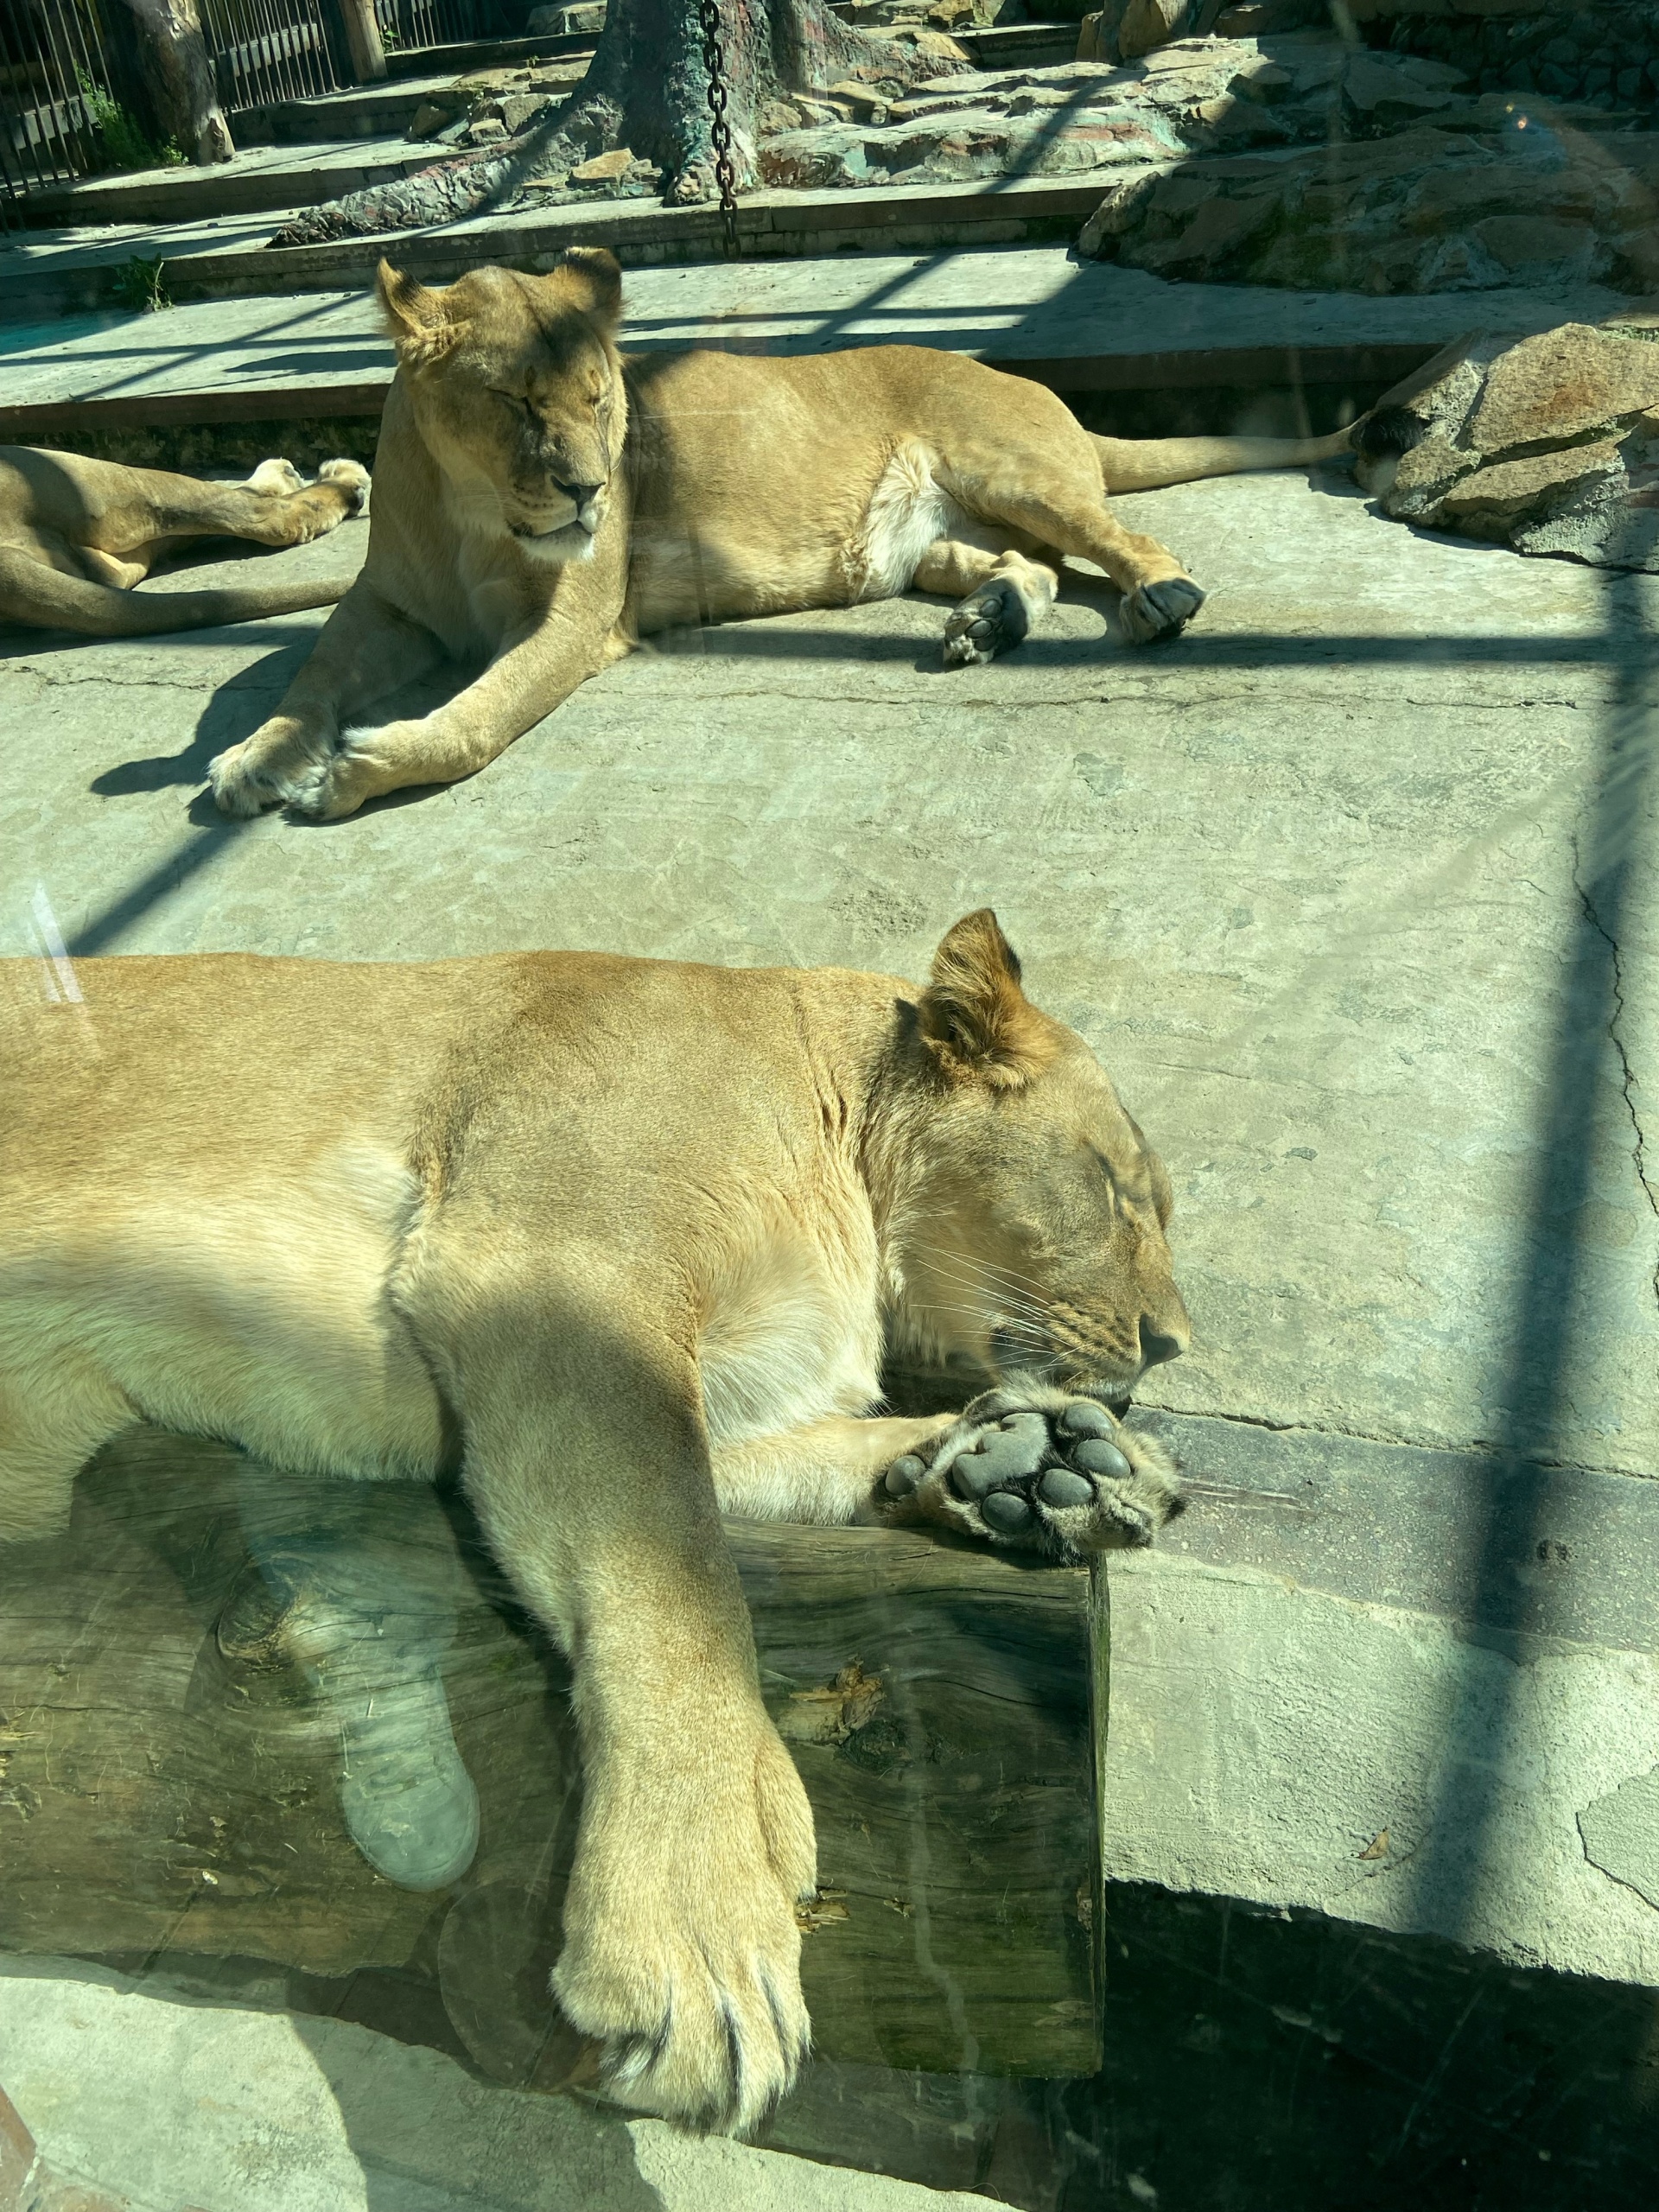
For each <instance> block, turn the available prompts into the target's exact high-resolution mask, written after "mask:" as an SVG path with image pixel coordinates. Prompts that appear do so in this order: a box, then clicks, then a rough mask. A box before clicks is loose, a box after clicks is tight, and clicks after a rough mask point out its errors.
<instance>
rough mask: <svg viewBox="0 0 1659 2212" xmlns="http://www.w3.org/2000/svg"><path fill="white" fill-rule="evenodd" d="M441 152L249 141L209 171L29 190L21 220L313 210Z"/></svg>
mask: <svg viewBox="0 0 1659 2212" xmlns="http://www.w3.org/2000/svg"><path fill="white" fill-rule="evenodd" d="M438 150H440V149H435V148H434V147H432V146H430V145H425V144H420V143H415V142H412V141H410V139H407V138H404V137H386V138H358V139H351V140H348V141H347V142H346V143H345V144H343V145H333V146H302V147H297V148H296V147H292V146H285V145H284V146H254V147H251V148H249V149H247V150H246V151H245V152H242V153H238V155H237V156H236V157H235V159H234V160H233V161H230V162H224V163H222V164H220V165H219V166H217V167H215V168H207V169H198V168H170V169H143V170H140V171H139V172H138V173H137V175H127V176H113V177H111V176H95V177H83V178H81V179H79V181H76V182H75V183H73V184H64V185H55V186H54V187H53V188H52V189H51V190H50V191H48V192H36V193H31V194H29V197H28V199H27V200H24V201H23V202H22V218H23V220H24V222H25V223H26V224H28V225H29V226H30V227H32V228H35V229H41V228H44V227H48V226H59V225H77V226H78V225H83V224H95V223H119V224H155V225H156V226H170V225H172V224H175V223H188V222H198V221H200V220H202V219H205V218H208V217H212V216H214V215H250V214H261V213H277V212H282V211H286V210H288V209H289V208H298V207H316V206H318V205H319V204H320V203H321V201H323V200H338V199H339V198H340V196H341V195H342V194H345V193H347V192H360V191H361V190H362V189H363V188H365V186H367V185H371V184H385V183H387V182H388V181H390V180H391V179H392V178H394V177H400V176H410V175H413V174H414V172H415V171H416V169H423V168H427V167H428V166H429V164H430V162H432V160H433V158H434V156H435V153H436V152H437V151H438Z"/></svg>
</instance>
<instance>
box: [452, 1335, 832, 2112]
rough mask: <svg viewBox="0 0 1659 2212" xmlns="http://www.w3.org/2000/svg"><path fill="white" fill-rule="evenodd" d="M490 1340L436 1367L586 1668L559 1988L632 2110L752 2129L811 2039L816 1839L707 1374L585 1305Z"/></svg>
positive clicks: (613, 2090)
mask: <svg viewBox="0 0 1659 2212" xmlns="http://www.w3.org/2000/svg"><path fill="white" fill-rule="evenodd" d="M480 1337H481V1339H482V1340H481V1341H480V1344H479V1345H478V1347H477V1351H476V1353H475V1354H474V1352H472V1351H466V1352H463V1353H462V1354H461V1356H460V1357H458V1358H456V1357H448V1358H447V1359H446V1360H445V1361H444V1364H445V1365H447V1366H448V1368H449V1369H450V1370H451V1384H452V1388H453V1389H454V1395H455V1398H456V1401H457V1402H458V1403H459V1404H460V1406H461V1409H462V1419H463V1422H464V1425H465V1427H466V1431H467V1450H466V1461H465V1468H466V1473H465V1479H466V1482H467V1490H468V1492H469V1495H470V1496H471V1497H473V1499H474V1502H475V1503H476V1505H477V1508H478V1510H479V1514H480V1519H481V1520H482V1522H483V1524H484V1527H485V1529H486V1533H487V1534H488V1536H489V1538H490V1541H491V1543H492V1546H493V1548H494V1550H495V1552H496V1554H497V1556H498V1557H499V1560H500V1561H501V1563H502V1565H503V1567H505V1569H506V1571H507V1573H509V1574H510V1575H511V1576H512V1580H513V1581H514V1582H515V1584H516V1585H517V1586H518V1590H519V1592H520V1593H521V1594H522V1596H523V1597H524V1599H526V1601H527V1602H528V1603H529V1604H530V1605H531V1607H532V1608H533V1609H534V1610H535V1611H536V1612H537V1614H538V1615H539V1616H540V1618H541V1619H542V1620H543V1623H544V1624H546V1625H547V1627H548V1628H549V1629H550V1630H551V1631H552V1633H553V1634H554V1635H555V1636H556V1637H557V1638H558V1640H559V1641H560V1642H561V1643H563V1645H564V1647H565V1648H566V1649H567V1650H568V1651H569V1654H570V1656H571V1660H572V1662H573V1667H574V1671H575V1713H576V1719H577V1723H578V1726H579V1730H580V1733H581V1739H582V1758H583V1794H582V1821H581V1827H580V1831H579V1834H578V1839H577V1847H576V1857H575V1866H574V1870H573V1872H572V1875H571V1878H570V1883H569V1890H568V1891H567V1896H566V1903H565V1909H564V1947H563V1951H562V1953H561V1955H560V1957H559V1961H558V1964H557V1967H556V1969H555V1972H554V1976H553V1986H554V1992H555V1994H556V1996H557V1998H558V1999H559V2002H560V2004H561V2005H562V2007H563V2011H564V2013H565V2015H566V2017H567V2018H568V2019H569V2021H570V2022H571V2024H573V2025H574V2026H575V2028H576V2029H578V2030H579V2031H581V2032H582V2033H583V2034H585V2035H588V2036H591V2037H595V2038H596V2039H598V2040H599V2042H600V2043H601V2044H602V2047H603V2054H604V2078H605V2082H606V2086H607V2093H608V2094H610V2095H612V2096H613V2097H614V2098H615V2099H616V2100H617V2101H619V2102H620V2103H623V2104H626V2105H629V2106H632V2107H635V2108H637V2109H639V2110H642V2111H646V2112H653V2113H660V2114H663V2115H664V2116H665V2117H667V2118H670V2119H674V2120H681V2121H683V2122H685V2123H687V2124H689V2125H692V2126H703V2127H729V2128H735V2129H738V2130H740V2131H741V2130H745V2129H747V2128H749V2127H752V2126H753V2125H754V2124H755V2123H756V2122H757V2121H758V2120H760V2119H761V2118H762V2117H763V2116H764V2115H765V2113H766V2112H767V2110H768V2109H769V2108H770V2107H771V2106H772V2104H774V2103H775V2102H776V2101H777V2100H778V2098H779V2097H780V2096H781V2095H782V2094H784V2093H785V2091H786V2090H787V2089H788V2088H789V2087H790V2085H791V2082H793V2080H794V2078H795V2075H796V2073H797V2071H798V2068H799V2066H800V2064H801V2062H802V2060H803V2058H804V2056H805V2053H806V2050H807V2046H808V2042H809V2037H810V2030H809V2023H808V2019H807V2015H806V2010H805V2005H804V1999H803V1998H802V1994H801V1986H800V1932H799V1929H798V1926H797V1923H796V1918H795V1910H796V1906H797V1904H798V1902H799V1901H801V1900H803V1899H804V1898H807V1897H810V1896H811V1895H812V1893H813V1890H814V1885H815V1881H816V1847H815V1841H814V1834H813V1824H812V1815H811V1810H810V1807H809V1805H808V1803H807V1800H806V1794H805V1791H804V1789H803V1788H802V1786H801V1783H800V1778H799V1777H798V1775H797V1773H796V1771H795V1768H794V1765H793V1764H792V1762H791V1759H790V1757H789V1754H788V1753H787V1751H785V1748H784V1745H783V1743H782V1741H781V1739H780V1738H779V1735H778V1733H777V1732H776V1730H775V1729H774V1727H773V1726H772V1722H771V1720H770V1719H769V1718H768V1717H767V1714H766V1709H765V1707H764V1706H763V1705H762V1703H761V1700H760V1682H759V1677H758V1672H757V1668H756V1662H755V1656H754V1647H753V1637H752V1634H751V1631H750V1627H749V1620H748V1613H747V1607H746V1605H745V1603H744V1599H743V1594H742V1591H741V1586H740V1585H739V1582H738V1579H737V1573H736V1570H735V1568H734V1566H733V1563H732V1560H731V1558H730V1555H729V1554H728V1551H727V1548H726V1544H725V1539H724V1536H723V1535H722V1532H721V1527H720V1522H719V1518H718V1514H717V1511H716V1508H715V1492H714V1485H713V1482H712V1480H711V1478H710V1471H709V1455H708V1452H707V1448H706V1446H705V1444H704V1442H703V1440H702V1426H701V1418H700V1414H699V1413H698V1410H697V1401H696V1377H695V1373H694V1370H692V1367H691V1364H690V1359H689V1358H683V1359H682V1358H680V1357H678V1356H677V1354H676V1353H674V1352H673V1351H672V1350H671V1348H669V1347H667V1346H664V1347H663V1348H662V1350H661V1352H660V1356H659V1355H658V1351H657V1350H656V1349H655V1348H652V1347H650V1346H647V1347H646V1349H645V1351H644V1352H643V1353H634V1354H631V1353H630V1351H629V1350H628V1348H627V1347H626V1346H625V1345H624V1344H621V1343H620V1342H617V1341H613V1338H612V1332H610V1331H608V1330H607V1329H606V1328H605V1327H603V1326H601V1325H595V1326H594V1328H593V1329H591V1330H584V1328H583V1327H582V1324H581V1323H580V1321H573V1320H572V1319H571V1318H570V1316H569V1314H561V1315H560V1316H558V1317H557V1319H556V1321H553V1322H550V1324H549V1325H545V1326H543V1325H539V1324H538V1320H537V1317H536V1316H535V1315H529V1316H526V1315H524V1314H521V1313H515V1314H512V1315H511V1316H505V1315H498V1316H496V1317H495V1319H494V1320H493V1324H492V1325H491V1326H490V1328H489V1329H488V1332H487V1337H486V1338H485V1337H484V1336H483V1332H480ZM584 1339H585V1341H584Z"/></svg>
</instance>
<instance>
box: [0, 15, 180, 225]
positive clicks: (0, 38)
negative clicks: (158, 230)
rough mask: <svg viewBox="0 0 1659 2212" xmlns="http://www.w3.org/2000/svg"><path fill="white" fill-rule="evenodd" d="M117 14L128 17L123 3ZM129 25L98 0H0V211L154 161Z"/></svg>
mask: <svg viewBox="0 0 1659 2212" xmlns="http://www.w3.org/2000/svg"><path fill="white" fill-rule="evenodd" d="M114 14H115V16H126V17H127V24H130V22H131V18H130V16H128V14H127V10H125V9H124V8H123V7H121V6H120V5H119V0H116V4H115V8H114ZM126 28H127V25H124V24H123V23H121V22H116V21H114V20H112V19H111V17H109V16H106V15H105V9H104V7H103V6H102V5H100V0H0V207H3V205H4V204H5V203H7V202H10V200H16V199H17V198H18V197H19V196H21V194H23V193H25V192H29V191H32V190H34V189H35V188H37V187H39V186H41V185H46V184H56V183H61V182H64V181H67V179H69V178H71V177H77V176H86V175H88V174H89V173H90V172H91V171H92V170H95V169H100V168H117V167H130V168H137V167H139V166H141V165H142V164H143V161H144V159H145V158H146V156H149V158H151V159H153V158H155V156H154V149H153V146H152V144H151V142H150V137H149V132H148V130H147V129H146V126H147V124H148V123H149V100H148V97H147V95H146V94H145V92H144V90H143V81H142V78H141V76H140V73H139V69H138V61H137V41H136V39H135V38H134V37H132V36H130V35H127V36H124V35H123V33H124V30H125V29H126Z"/></svg>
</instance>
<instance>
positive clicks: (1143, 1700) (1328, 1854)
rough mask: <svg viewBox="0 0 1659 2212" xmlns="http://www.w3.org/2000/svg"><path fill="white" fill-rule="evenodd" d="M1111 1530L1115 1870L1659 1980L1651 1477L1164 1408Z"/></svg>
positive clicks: (1567, 1965) (1107, 1823) (1533, 1960)
mask: <svg viewBox="0 0 1659 2212" xmlns="http://www.w3.org/2000/svg"><path fill="white" fill-rule="evenodd" d="M1159 1425H1160V1427H1161V1428H1162V1429H1163V1431H1164V1433H1166V1435H1167V1436H1168V1437H1169V1439H1170V1440H1171V1441H1172V1442H1173V1444H1174V1445H1175V1447H1176V1449H1177V1450H1178V1451H1179V1452H1180V1454H1181V1457H1182V1459H1183V1461H1184V1463H1185V1466H1186V1468H1187V1470H1188V1472H1189V1474H1190V1475H1191V1476H1192V1478H1193V1480H1194V1499H1193V1505H1192V1510H1190V1511H1189V1513H1188V1514H1187V1516H1186V1517H1185V1519H1184V1520H1183V1521H1181V1522H1179V1523H1178V1524H1176V1527H1175V1529H1174V1530H1173V1536H1174V1541H1173V1543H1170V1544H1168V1545H1166V1548H1164V1549H1163V1550H1162V1551H1160V1552H1156V1553H1154V1554H1145V1555H1135V1556H1125V1557H1123V1558H1121V1559H1117V1560H1113V1561H1112V1563H1111V1565H1110V1567H1109V1571H1108V1573H1107V1574H1106V1575H1105V1576H1104V1577H1103V1578H1102V1586H1103V1589H1104V1590H1106V1591H1108V1592H1109V1612H1110V1638H1111V1693H1110V1724H1109V1729H1108V1732H1107V1739H1106V1751H1105V1760H1104V1772H1103V1801H1104V1807H1105V1812H1104V1839H1103V1840H1104V1853H1105V1873H1106V1878H1107V1880H1108V1881H1109V1882H1111V1881H1116V1880H1128V1881H1135V1882H1152V1883H1156V1884H1158V1885H1161V1886H1162V1887H1164V1888H1166V1889H1169V1890H1173V1891H1203V1892H1205V1893H1207V1894H1209V1895H1212V1896H1217V1897H1237V1898H1246V1899H1250V1900H1253V1901H1254V1902H1255V1903H1258V1904H1268V1905H1280V1906H1304V1907H1313V1908H1316V1909H1317V1910H1320V1911H1322V1912H1324V1913H1326V1914H1328V1915H1330V1916H1333V1917H1335V1918H1338V1919H1345V1920H1351V1921H1357V1922H1360V1923H1365V1924H1367V1925H1370V1926H1372V1927H1376V1928H1383V1929H1391V1930H1394V1931H1395V1932H1396V1933H1400V1934H1422V1933H1427V1934H1434V1935H1439V1936H1449V1937H1451V1938H1452V1939H1453V1940H1455V1941H1457V1942H1461V1943H1464V1944H1465V1945H1469V1946H1471V1947H1473V1948H1478V1949H1480V1950H1484V1951H1487V1952H1490V1953H1492V1954H1495V1955H1497V1957H1499V1958H1501V1959H1504V1960H1507V1961H1510V1962H1511V1963H1513V1964H1516V1965H1521V1966H1548V1967H1554V1968H1555V1969H1557V1970H1558V1971H1561V1972H1566V1973H1569V1974H1596V1975H1599V1976H1601V1977H1603V1978H1604V1979H1605V1980H1611V1981H1623V1982H1635V1983H1640V1984H1645V1985H1646V1986H1649V1987H1659V1656H1656V1655H1659V1583H1656V1580H1655V1577H1654V1573H1653V1566H1652V1563H1653V1560H1654V1559H1655V1557H1656V1556H1659V1484H1656V1483H1652V1482H1647V1481H1643V1480H1642V1479H1640V1478H1634V1477H1631V1476H1629V1475H1618V1474H1605V1473H1598V1472H1595V1471H1589V1470H1585V1469H1581V1468H1564V1467H1544V1466H1536V1465H1525V1464H1516V1463H1512V1462H1510V1463H1506V1462H1504V1461H1503V1460H1500V1459H1497V1458H1495V1457H1492V1456H1490V1455H1484V1454H1478V1453H1473V1452H1433V1451H1425V1450H1421V1449H1419V1448H1416V1447H1414V1446H1403V1445H1395V1444H1383V1443H1375V1442H1371V1441H1369V1440H1364V1439H1360V1438H1353V1437H1344V1436H1332V1435H1329V1434H1320V1433H1318V1432H1315V1431H1308V1430H1287V1431H1275V1430H1273V1429H1269V1428H1267V1427H1262V1426H1258V1425H1255V1424H1246V1423H1241V1422H1237V1421H1217V1420H1210V1419H1198V1418H1183V1417H1180V1416H1176V1415H1165V1416H1163V1417H1162V1418H1161V1421H1160V1424H1159Z"/></svg>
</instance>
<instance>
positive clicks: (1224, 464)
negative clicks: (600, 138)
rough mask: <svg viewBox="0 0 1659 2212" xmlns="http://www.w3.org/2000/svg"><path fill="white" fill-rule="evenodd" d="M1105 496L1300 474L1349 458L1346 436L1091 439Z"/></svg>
mask: <svg viewBox="0 0 1659 2212" xmlns="http://www.w3.org/2000/svg"><path fill="white" fill-rule="evenodd" d="M1090 443H1091V444H1092V445H1093V447H1094V448H1095V451H1096V454H1098V455H1099V457H1100V473H1101V474H1102V476H1103V478H1104V479H1105V484H1106V489H1107V491H1108V492H1151V491H1155V490H1156V489H1157V487H1158V486H1160V485H1162V484H1190V483H1191V482H1192V480H1193V479H1194V478H1195V477H1199V476H1242V475H1243V474H1245V473H1246V472H1247V471H1248V470H1249V469H1252V468H1306V467H1307V466H1308V465H1309V463H1310V462H1313V461H1334V460H1336V459H1337V458H1338V455H1339V454H1346V453H1351V451H1352V448H1351V445H1350V443H1349V434H1348V432H1347V431H1346V430H1332V433H1331V435H1329V436H1328V437H1324V438H1097V437H1094V436H1092V435H1091V436H1090Z"/></svg>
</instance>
